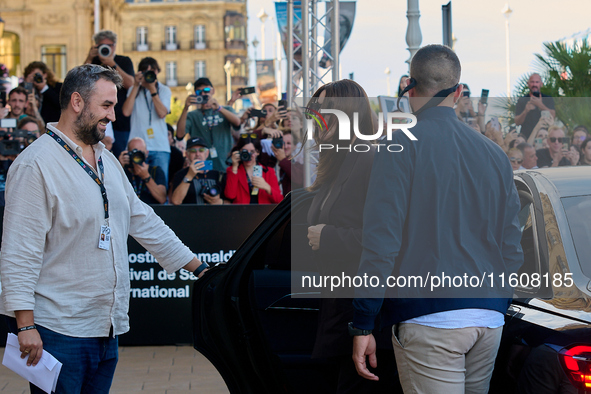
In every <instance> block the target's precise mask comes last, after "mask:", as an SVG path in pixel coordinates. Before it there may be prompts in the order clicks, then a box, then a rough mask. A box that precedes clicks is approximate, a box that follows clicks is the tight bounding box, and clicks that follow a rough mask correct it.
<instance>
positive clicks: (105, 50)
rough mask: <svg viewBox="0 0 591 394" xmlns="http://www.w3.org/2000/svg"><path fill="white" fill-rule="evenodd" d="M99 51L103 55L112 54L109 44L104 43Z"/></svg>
mask: <svg viewBox="0 0 591 394" xmlns="http://www.w3.org/2000/svg"><path fill="white" fill-rule="evenodd" d="M98 52H99V54H100V55H101V56H102V57H109V56H111V47H110V46H108V45H107V44H103V45H101V46H99V47H98Z"/></svg>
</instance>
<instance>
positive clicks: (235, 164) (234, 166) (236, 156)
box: [232, 151, 240, 174]
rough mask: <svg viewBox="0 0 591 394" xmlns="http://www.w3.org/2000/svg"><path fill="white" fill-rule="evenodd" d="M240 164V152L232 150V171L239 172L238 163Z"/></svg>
mask: <svg viewBox="0 0 591 394" xmlns="http://www.w3.org/2000/svg"><path fill="white" fill-rule="evenodd" d="M239 164H240V152H238V151H236V152H232V172H233V173H234V174H236V173H237V172H238V165H239Z"/></svg>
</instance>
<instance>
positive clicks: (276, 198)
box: [224, 133, 283, 204]
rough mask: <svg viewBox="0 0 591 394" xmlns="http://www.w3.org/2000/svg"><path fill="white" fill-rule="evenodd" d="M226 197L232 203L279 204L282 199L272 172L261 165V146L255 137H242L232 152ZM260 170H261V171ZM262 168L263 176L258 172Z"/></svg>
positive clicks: (245, 135) (247, 135)
mask: <svg viewBox="0 0 591 394" xmlns="http://www.w3.org/2000/svg"><path fill="white" fill-rule="evenodd" d="M230 154H231V156H230V157H231V158H232V165H231V166H230V167H228V168H227V169H226V187H225V189H224V195H225V196H226V198H227V199H228V200H231V201H232V203H233V204H278V203H279V202H281V200H282V199H283V195H281V191H280V190H279V183H278V182H277V175H276V174H275V171H273V169H270V168H269V167H266V166H258V165H257V159H258V157H259V155H260V154H261V143H260V141H259V139H258V138H257V136H256V134H253V133H247V134H242V135H241V136H240V139H239V140H238V143H237V144H236V146H234V147H233V148H232V151H231V153H230ZM258 167H261V168H258ZM260 169H262V171H261V172H262V175H260V176H259V175H257V171H258V170H260Z"/></svg>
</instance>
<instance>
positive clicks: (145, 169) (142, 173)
mask: <svg viewBox="0 0 591 394" xmlns="http://www.w3.org/2000/svg"><path fill="white" fill-rule="evenodd" d="M148 156H149V152H148V149H147V148H146V143H145V142H144V140H143V139H141V138H139V137H135V138H132V139H131V140H129V143H128V144H127V150H124V151H123V152H121V154H120V155H119V163H121V165H122V166H123V168H124V169H125V174H126V175H127V179H129V182H130V183H131V185H132V186H133V190H134V191H135V194H136V195H137V196H138V197H139V199H140V200H142V201H143V202H145V203H146V204H164V203H165V202H166V179H165V178H164V171H162V169H161V168H160V167H156V166H151V165H148V163H147V162H146V159H147V158H148Z"/></svg>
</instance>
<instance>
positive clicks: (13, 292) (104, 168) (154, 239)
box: [0, 64, 207, 393]
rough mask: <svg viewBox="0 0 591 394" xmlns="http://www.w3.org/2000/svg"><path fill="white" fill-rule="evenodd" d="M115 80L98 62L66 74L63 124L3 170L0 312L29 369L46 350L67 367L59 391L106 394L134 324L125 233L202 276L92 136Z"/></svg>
mask: <svg viewBox="0 0 591 394" xmlns="http://www.w3.org/2000/svg"><path fill="white" fill-rule="evenodd" d="M120 84H121V77H120V76H119V75H118V74H117V72H116V71H114V70H112V69H108V68H105V67H102V66H98V65H91V64H86V65H83V66H79V67H76V68H74V69H72V70H70V72H68V75H67V76H66V79H65V80H64V83H63V86H62V89H61V93H60V107H61V115H60V119H59V122H58V123H50V124H49V125H48V132H47V133H46V134H44V135H43V136H41V137H40V138H39V139H38V140H37V141H36V142H35V144H34V145H31V146H30V147H28V148H27V149H26V150H25V151H24V152H23V153H22V154H21V155H20V156H19V157H18V158H17V160H16V161H15V162H14V163H13V164H12V166H11V168H10V170H9V172H8V179H7V183H6V208H5V215H4V229H3V237H2V257H1V259H0V274H1V277H2V302H1V303H0V313H1V314H4V315H7V316H10V317H9V318H8V321H9V326H11V330H12V331H13V332H15V333H16V334H17V335H18V341H19V345H20V351H21V352H22V355H21V357H22V358H27V365H29V366H30V365H36V364H37V363H38V362H39V360H40V358H41V355H42V352H43V349H46V350H47V351H48V352H50V353H51V354H53V355H54V356H55V357H56V358H57V359H58V360H59V361H60V362H62V363H63V367H62V370H61V373H60V376H59V380H58V383H57V388H56V392H60V393H62V392H63V393H76V392H77V393H80V392H93V393H103V392H104V393H108V392H109V388H110V386H111V383H112V379H113V375H114V373H115V366H116V364H117V357H118V355H117V337H118V335H121V334H123V333H125V332H127V331H129V317H128V315H127V311H128V309H129V288H130V283H129V266H128V260H127V256H128V253H127V237H128V235H131V236H132V237H134V238H135V239H136V240H137V241H138V242H139V243H140V244H141V245H142V246H144V247H145V248H146V249H148V250H149V251H150V252H151V253H152V254H153V255H154V256H155V257H156V259H157V260H158V262H159V263H160V265H161V266H162V267H163V268H164V269H166V270H167V271H168V272H174V271H176V270H178V269H181V268H184V269H186V270H188V271H192V272H194V274H195V275H197V276H201V275H203V272H204V271H205V269H206V268H207V264H204V263H201V262H200V261H199V260H198V259H197V258H196V257H195V255H194V254H193V253H192V252H191V251H190V250H189V249H188V248H187V247H186V246H185V245H183V244H182V242H181V241H180V240H179V239H178V238H177V237H176V235H175V234H174V233H173V232H172V230H170V228H168V227H167V226H166V225H165V224H164V222H163V221H162V220H161V219H160V218H159V217H158V216H157V215H156V214H155V213H154V211H153V210H152V208H150V207H149V206H147V205H146V204H144V203H143V202H141V201H140V200H139V199H138V198H137V196H136V194H135V193H134V190H133V188H132V186H131V184H130V183H129V181H128V180H127V176H126V175H125V172H124V171H123V169H122V167H121V165H120V164H119V162H118V160H117V158H115V157H114V156H113V155H112V154H111V153H110V152H108V151H106V150H105V149H104V145H103V144H102V143H101V142H99V141H100V140H101V139H102V138H103V137H104V135H105V130H106V127H107V124H108V122H109V121H111V122H113V121H115V112H114V107H115V104H116V103H117V86H119V85H120ZM12 316H14V318H11V317H12ZM31 392H33V393H37V392H41V391H40V389H38V388H37V387H35V386H33V385H31Z"/></svg>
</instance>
